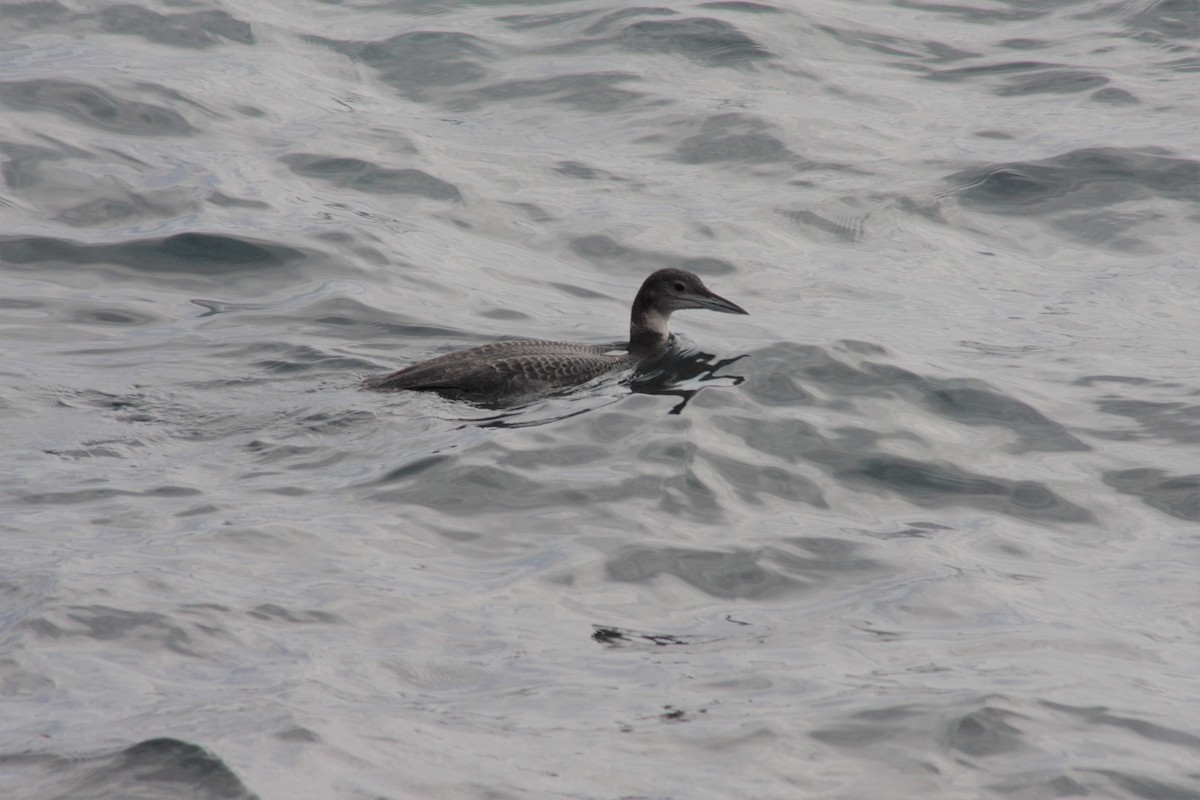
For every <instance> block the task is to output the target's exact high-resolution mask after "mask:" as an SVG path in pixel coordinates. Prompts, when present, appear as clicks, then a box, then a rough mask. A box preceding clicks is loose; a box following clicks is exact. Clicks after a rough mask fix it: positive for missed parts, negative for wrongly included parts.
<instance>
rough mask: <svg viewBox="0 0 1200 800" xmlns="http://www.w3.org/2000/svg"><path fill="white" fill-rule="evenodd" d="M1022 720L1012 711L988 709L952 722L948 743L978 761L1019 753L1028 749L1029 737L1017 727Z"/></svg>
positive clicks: (985, 708)
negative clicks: (1026, 744) (1026, 745)
mask: <svg viewBox="0 0 1200 800" xmlns="http://www.w3.org/2000/svg"><path fill="white" fill-rule="evenodd" d="M1022 719H1025V717H1023V716H1022V715H1020V714H1016V713H1014V712H1012V711H1005V710H1004V709H1000V708H995V707H993V706H984V707H982V708H980V709H977V710H975V711H971V712H970V713H967V714H964V715H963V716H961V717H959V718H958V719H955V720H951V721H950V722H949V724H948V725H947V737H946V738H947V744H948V745H949V746H950V747H951V748H952V749H954V750H957V751H959V752H960V753H962V754H964V755H967V756H971V757H974V758H987V757H990V756H997V755H1001V754H1003V753H1012V752H1016V751H1018V750H1021V749H1023V748H1024V747H1025V734H1024V732H1023V731H1022V730H1021V729H1020V728H1018V727H1017V726H1016V725H1015V724H1014V723H1015V722H1017V721H1018V720H1022Z"/></svg>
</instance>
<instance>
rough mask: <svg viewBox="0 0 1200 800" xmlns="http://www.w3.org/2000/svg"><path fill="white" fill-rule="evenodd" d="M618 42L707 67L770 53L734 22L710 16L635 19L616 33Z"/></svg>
mask: <svg viewBox="0 0 1200 800" xmlns="http://www.w3.org/2000/svg"><path fill="white" fill-rule="evenodd" d="M616 42H617V44H618V45H620V46H621V47H623V48H625V49H627V50H632V51H634V52H639V53H650V54H654V55H658V54H663V53H667V54H673V55H680V56H683V57H685V58H688V59H691V60H692V61H695V62H697V63H699V64H702V65H704V66H706V67H723V66H738V65H743V64H746V63H750V62H754V61H759V60H761V59H765V58H768V57H769V56H770V53H769V52H768V51H767V49H766V48H765V47H763V46H762V45H761V44H759V43H758V42H756V41H754V40H753V39H751V38H750V37H749V36H747V35H746V34H744V33H742V32H741V31H740V30H738V29H737V28H736V27H735V26H734V25H732V24H730V23H728V22H725V21H724V20H719V19H711V18H708V17H689V18H686V19H668V20H642V21H640V22H633V23H630V24H629V25H627V26H625V27H624V28H623V29H622V30H621V31H620V32H619V33H618V34H617V36H616Z"/></svg>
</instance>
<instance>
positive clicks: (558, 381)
mask: <svg viewBox="0 0 1200 800" xmlns="http://www.w3.org/2000/svg"><path fill="white" fill-rule="evenodd" d="M686 308H707V309H709V310H710V311H721V312H723V313H726V314H746V313H749V312H747V311H745V310H744V309H742V308H741V306H738V305H735V304H734V303H731V302H729V301H728V300H726V299H725V298H724V297H720V296H718V295H716V294H714V293H713V291H712V290H711V289H709V288H708V287H707V286H705V285H704V282H703V281H701V280H700V278H699V277H697V276H696V275H694V274H692V273H691V272H688V271H687V270H683V269H660V270H658V271H657V272H655V273H653V274H652V275H651V276H650V277H648V278H646V280H645V282H643V283H642V288H641V289H639V290H638V293H637V297H635V298H634V299H633V310H632V312H631V314H630V319H629V345H628V347H627V349H625V350H620V349H614V348H613V347H611V346H609V345H603V344H572V343H570V342H549V341H545V340H542V339H521V340H517V341H510V342H493V343H492V344H485V345H480V346H479V347H472V348H470V349H469V350H460V351H458V352H455V353H447V354H446V355H443V356H438V357H437V358H431V359H429V360H428V361H422V362H421V363H419V364H414V365H413V366H411V367H405V368H404V369H401V370H399V371H397V372H393V373H391V374H390V375H384V376H382V377H377V378H368V379H367V380H365V381H364V382H363V387H364V388H366V389H376V390H380V391H400V390H410V391H418V392H436V393H438V394H440V395H442V396H443V397H447V398H450V399H454V400H465V401H467V402H472V403H485V404H486V403H499V402H515V401H519V400H525V399H532V398H535V397H540V396H545V395H549V394H553V393H556V392H559V391H562V390H563V389H569V388H571V387H573V386H578V385H580V384H583V383H587V382H588V381H590V380H592V379H593V378H598V377H600V376H601V375H606V374H608V373H610V372H619V371H621V370H625V369H630V368H632V367H636V366H639V365H640V364H643V363H645V362H647V361H650V360H652V359H653V358H654V357H655V356H658V355H661V354H662V353H664V352H665V351H666V350H667V348H668V347H669V345H670V339H671V332H670V330H668V328H667V320H668V319H669V318H670V317H671V314H672V312H675V311H682V310H683V309H686Z"/></svg>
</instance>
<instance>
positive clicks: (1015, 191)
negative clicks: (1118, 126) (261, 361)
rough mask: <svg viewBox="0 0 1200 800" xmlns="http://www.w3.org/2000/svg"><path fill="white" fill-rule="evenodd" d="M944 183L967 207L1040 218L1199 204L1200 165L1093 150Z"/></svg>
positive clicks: (1160, 155) (1158, 154)
mask: <svg viewBox="0 0 1200 800" xmlns="http://www.w3.org/2000/svg"><path fill="white" fill-rule="evenodd" d="M946 180H947V181H949V182H950V183H952V184H954V185H955V187H956V188H955V189H954V191H955V193H956V194H957V195H958V197H959V198H960V199H961V200H962V201H963V202H964V203H965V204H967V205H969V206H971V207H973V208H976V209H978V210H979V211H986V212H988V213H992V214H1019V215H1031V216H1040V215H1042V214H1046V213H1053V212H1058V211H1070V210H1088V209H1094V208H1097V207H1099V206H1107V205H1112V204H1115V203H1121V202H1125V201H1127V200H1132V199H1137V198H1141V197H1149V196H1157V197H1163V198H1166V199H1170V200H1181V201H1185V202H1190V203H1200V161H1194V160H1192V159H1186V158H1175V157H1172V156H1169V155H1167V154H1166V153H1165V152H1164V151H1157V150H1133V149H1129V148H1120V147H1089V148H1084V149H1082V150H1072V151H1071V152H1069V153H1063V154H1062V155H1059V156H1054V157H1053V158H1047V159H1044V160H1042V161H1018V162H1011V163H1007V164H994V165H991V166H987V167H979V168H975V169H970V170H965V171H963V172H957V173H955V174H953V175H950V176H948V177H947V178H946Z"/></svg>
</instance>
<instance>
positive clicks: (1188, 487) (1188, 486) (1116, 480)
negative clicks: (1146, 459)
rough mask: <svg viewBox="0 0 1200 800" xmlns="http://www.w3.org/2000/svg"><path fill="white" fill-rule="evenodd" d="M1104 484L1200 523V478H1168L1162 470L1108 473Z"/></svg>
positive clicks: (1159, 508) (1160, 509) (1133, 470)
mask: <svg viewBox="0 0 1200 800" xmlns="http://www.w3.org/2000/svg"><path fill="white" fill-rule="evenodd" d="M1103 478H1104V482H1105V483H1107V484H1108V485H1109V486H1111V487H1113V488H1114V489H1116V490H1117V491H1118V492H1121V493H1122V494H1129V495H1133V496H1134V497H1140V498H1141V500H1142V502H1143V503H1145V504H1146V505H1148V506H1150V507H1151V508H1157V509H1158V510H1159V511H1162V512H1164V513H1166V514H1170V515H1171V516H1173V517H1178V518H1179V519H1182V520H1187V521H1188V522H1200V474H1196V475H1168V473H1167V472H1165V471H1164V470H1161V469H1150V468H1141V469H1124V470H1114V471H1111V472H1106V473H1104V475H1103Z"/></svg>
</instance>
